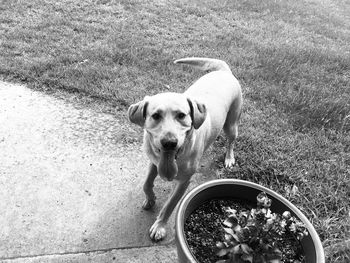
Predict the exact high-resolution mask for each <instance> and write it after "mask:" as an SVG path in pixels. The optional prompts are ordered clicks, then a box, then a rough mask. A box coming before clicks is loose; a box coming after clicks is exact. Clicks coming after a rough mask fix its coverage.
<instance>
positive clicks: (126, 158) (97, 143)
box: [0, 82, 211, 262]
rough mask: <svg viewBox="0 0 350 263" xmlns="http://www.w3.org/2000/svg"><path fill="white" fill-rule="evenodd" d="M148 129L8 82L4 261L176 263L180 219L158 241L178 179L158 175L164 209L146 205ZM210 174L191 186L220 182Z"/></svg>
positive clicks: (2, 110) (0, 156) (2, 102)
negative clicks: (159, 222) (156, 231)
mask: <svg viewBox="0 0 350 263" xmlns="http://www.w3.org/2000/svg"><path fill="white" fill-rule="evenodd" d="M121 114H125V113H124V112H122V113H121ZM140 132H141V131H140V130H138V128H137V127H134V126H131V125H130V124H129V123H128V122H127V121H126V118H125V117H124V118H119V117H117V116H116V115H114V114H108V113H103V112H102V111H101V110H99V109H98V107H90V106H89V107H87V106H84V105H82V104H79V103H75V102H74V100H71V101H70V102H69V101H67V100H65V99H59V98H57V97H55V96H49V95H47V94H43V93H40V92H38V91H33V90H30V89H28V88H26V87H24V86H18V85H12V84H8V83H4V82H0V211H1V213H0V262H176V261H177V256H176V249H175V246H174V231H173V226H174V219H173V217H174V216H173V217H172V218H171V220H170V223H169V229H168V236H167V239H166V240H164V241H163V242H161V243H157V244H154V243H152V242H151V241H150V240H149V237H148V229H149V227H150V226H151V225H152V223H153V220H154V219H155V217H156V215H157V212H158V211H159V209H160V207H161V204H162V203H163V202H164V201H165V199H166V197H167V196H168V194H169V193H170V191H171V187H172V185H171V184H169V183H165V182H163V181H161V179H157V181H156V189H155V191H156V193H158V199H157V202H158V203H157V205H156V207H155V208H154V210H153V211H149V212H146V211H143V210H142V209H141V204H142V201H143V192H142V184H143V178H144V174H145V170H146V167H147V159H146V156H145V155H144V153H143V152H142V150H141V139H140V138H141V137H140V135H139V134H140ZM203 171H205V172H203V173H198V174H196V176H195V177H194V182H193V183H192V185H191V187H193V186H195V185H198V184H199V183H200V182H202V181H206V180H208V179H210V178H211V176H209V175H208V174H210V173H209V172H208V168H207V167H204V168H203ZM204 174H205V176H203V175H204Z"/></svg>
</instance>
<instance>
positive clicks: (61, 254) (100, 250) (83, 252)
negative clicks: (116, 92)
mask: <svg viewBox="0 0 350 263" xmlns="http://www.w3.org/2000/svg"><path fill="white" fill-rule="evenodd" d="M172 246H173V247H174V248H175V244H174V242H173V240H172V241H169V242H166V243H164V244H159V245H153V246H147V245H145V246H135V247H114V248H103V249H93V250H87V251H71V252H62V253H48V254H37V255H24V256H16V257H0V261H4V260H17V259H35V258H41V257H55V256H69V255H88V254H94V253H96V254H102V253H107V252H111V251H117V250H132V249H140V248H153V247H158V248H161V247H172Z"/></svg>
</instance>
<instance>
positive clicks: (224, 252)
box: [216, 248, 231, 257]
mask: <svg viewBox="0 0 350 263" xmlns="http://www.w3.org/2000/svg"><path fill="white" fill-rule="evenodd" d="M230 251H231V249H230V248H223V249H220V250H219V251H218V252H217V253H216V255H217V256H219V257H223V256H225V255H227V254H228V253H230Z"/></svg>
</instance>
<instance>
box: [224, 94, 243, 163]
mask: <svg viewBox="0 0 350 263" xmlns="http://www.w3.org/2000/svg"><path fill="white" fill-rule="evenodd" d="M240 115H241V100H237V101H236V102H235V103H234V104H232V106H231V109H230V111H229V112H228V114H227V117H226V121H225V124H224V132H225V134H226V136H227V139H228V145H227V150H226V155H225V167H226V168H231V167H233V166H234V165H235V156H234V153H233V149H234V143H235V140H236V138H237V136H238V123H239V118H240Z"/></svg>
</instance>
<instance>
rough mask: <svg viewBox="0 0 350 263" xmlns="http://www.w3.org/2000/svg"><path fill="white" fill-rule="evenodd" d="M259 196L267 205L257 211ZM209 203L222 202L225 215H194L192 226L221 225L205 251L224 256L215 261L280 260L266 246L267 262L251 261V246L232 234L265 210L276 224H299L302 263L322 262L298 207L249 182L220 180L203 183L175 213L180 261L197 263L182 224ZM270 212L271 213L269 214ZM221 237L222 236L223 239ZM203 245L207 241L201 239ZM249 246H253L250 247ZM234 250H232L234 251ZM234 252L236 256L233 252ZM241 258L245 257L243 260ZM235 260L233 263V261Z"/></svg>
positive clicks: (320, 251) (315, 237)
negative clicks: (199, 208)
mask: <svg viewBox="0 0 350 263" xmlns="http://www.w3.org/2000/svg"><path fill="white" fill-rule="evenodd" d="M265 193H266V195H265ZM259 194H260V198H261V197H264V196H266V198H267V199H265V197H264V198H263V200H265V201H266V202H267V203H266V204H264V203H261V205H260V206H261V207H260V208H259V204H258V207H257V208H254V203H255V204H256V200H257V196H259ZM212 200H222V201H219V202H221V203H222V205H221V206H222V207H224V208H225V209H226V212H225V216H224V217H223V218H222V217H221V218H219V219H218V218H217V217H214V216H213V218H211V216H210V215H197V218H195V221H196V220H197V222H195V223H198V222H199V220H206V221H205V224H207V225H208V227H210V225H211V223H210V222H211V220H212V221H215V220H216V221H220V224H221V225H222V226H221V225H220V226H219V227H217V224H216V228H218V229H214V230H213V234H212V237H211V238H212V239H213V241H214V245H212V244H211V246H212V247H211V250H208V251H206V252H208V253H209V254H213V251H214V250H215V251H216V252H214V253H216V254H217V255H218V256H220V257H221V256H223V257H224V258H223V259H220V257H219V259H218V260H217V261H219V260H222V261H221V262H280V261H278V260H277V258H279V257H278V256H277V257H276V255H278V253H279V251H278V250H274V249H275V247H274V246H267V247H266V249H267V250H269V249H270V250H269V251H267V253H265V254H264V255H265V259H266V258H267V260H266V261H259V260H258V259H257V257H256V258H255V259H254V261H253V259H252V257H251V256H252V255H253V254H254V253H252V251H251V249H252V248H251V247H250V246H246V245H247V240H244V238H241V239H239V238H238V239H236V238H234V235H235V234H237V233H236V232H235V228H236V227H237V226H238V228H241V227H242V226H243V227H244V226H246V225H247V220H246V219H247V214H249V215H250V217H251V218H250V219H249V220H250V222H249V224H251V223H252V221H254V220H256V218H255V219H254V218H253V219H252V217H254V213H255V212H256V213H260V212H261V211H260V212H259V211H258V212H257V210H258V209H262V208H264V209H265V210H264V213H265V214H264V216H266V213H270V214H269V215H268V217H271V216H272V214H273V217H276V216H278V215H279V221H283V220H284V222H285V223H286V224H292V223H293V220H294V222H295V223H297V222H298V223H297V225H298V227H299V226H300V227H299V229H298V231H296V235H297V236H298V235H299V238H300V239H301V240H300V244H301V247H302V251H303V254H304V256H305V262H307V263H324V262H325V257H324V251H323V247H322V244H321V241H320V239H319V237H318V235H317V232H316V231H315V229H314V227H313V226H312V224H311V223H310V222H309V220H308V219H307V218H306V217H305V215H304V214H303V213H302V212H301V211H300V210H299V209H298V208H296V207H295V206H294V205H293V204H292V203H290V202H289V201H288V200H286V199H285V198H283V197H282V196H280V195H279V194H277V193H276V192H274V191H272V190H270V189H268V188H266V187H263V186H260V185H258V184H255V183H251V182H248V181H243V180H235V179H219V180H213V181H210V182H207V183H204V184H202V185H200V186H198V187H196V188H195V189H193V190H192V191H190V192H189V193H188V194H187V195H186V196H185V197H184V198H183V199H182V201H181V202H180V205H179V208H178V210H177V214H176V219H175V232H176V246H177V251H178V258H179V262H181V263H185V262H191V263H195V262H200V261H197V260H196V258H195V256H194V255H193V253H192V252H191V250H190V248H189V246H188V242H187V239H186V233H187V232H186V230H187V229H186V230H185V222H186V220H187V219H188V218H190V217H191V216H193V214H194V211H195V210H196V209H197V208H198V207H200V206H202V205H203V204H209V205H210V204H211V203H212ZM227 200H228V201H227ZM230 200H235V203H238V204H242V205H243V206H244V204H247V206H248V207H249V209H248V211H250V212H247V209H246V211H245V212H239V211H238V210H239V209H238V210H237V209H235V208H232V207H230ZM269 200H270V201H269ZM265 201H264V202H265ZM227 204H229V205H227ZM239 206H240V205H239ZM254 209H255V210H254ZM269 210H271V211H272V212H271V211H269ZM286 211H287V212H286ZM285 212H286V213H285ZM242 213H243V214H242ZM203 217H205V218H203ZM242 220H243V221H244V220H245V222H244V223H243V224H242V223H241V222H240V221H242ZM299 221H300V222H301V224H299ZM265 223H266V221H265ZM269 223H271V220H270V221H269ZM214 225H215V224H214ZM294 226H295V225H293V227H294ZM264 227H266V226H264ZM219 228H220V229H219ZM304 228H305V229H304ZM236 230H237V229H236ZM222 231H224V235H222V234H218V233H222ZM305 233H307V234H305ZM239 234H240V233H239ZM222 236H224V238H223V237H222ZM266 240H267V239H266ZM266 240H265V241H266ZM202 242H206V241H205V240H204V241H202ZM269 242H270V243H271V241H270V240H267V242H266V243H269ZM248 243H249V242H248ZM250 245H251V244H250ZM251 246H252V247H254V246H253V245H251ZM234 247H235V249H233V248H234ZM243 250H244V251H243ZM233 251H235V252H237V253H233ZM265 252H266V251H265ZM242 255H244V256H243V258H242ZM274 255H275V256H274ZM205 257H206V256H204V258H205ZM233 257H237V258H233ZM269 257H270V258H269ZM235 259H236V261H234V260H235ZM230 260H231V261H230ZM269 260H270V261H269ZM273 260H275V261H273ZM217 261H213V262H217ZM209 262H210V261H209ZM219 262H220V261H219ZM296 262H297V261H296ZM200 263H202V262H200Z"/></svg>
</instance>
